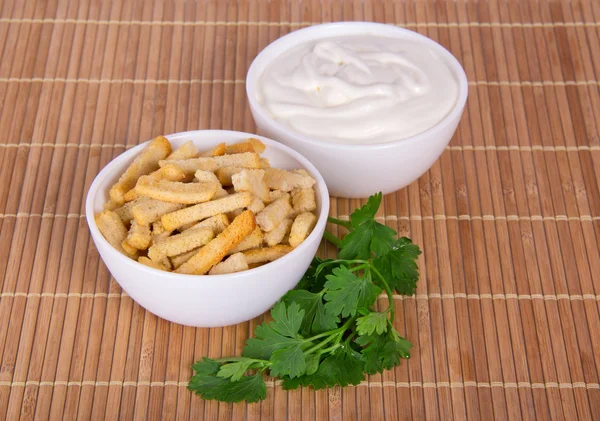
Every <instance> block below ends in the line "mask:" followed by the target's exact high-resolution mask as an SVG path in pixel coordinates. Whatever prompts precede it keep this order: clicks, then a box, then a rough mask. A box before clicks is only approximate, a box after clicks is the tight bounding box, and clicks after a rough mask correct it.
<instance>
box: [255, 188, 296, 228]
mask: <svg viewBox="0 0 600 421" xmlns="http://www.w3.org/2000/svg"><path fill="white" fill-rule="evenodd" d="M291 211H292V207H291V206H290V195H289V194H287V193H286V194H285V195H283V196H281V197H280V198H279V199H277V200H276V201H274V202H273V203H271V204H270V205H269V206H267V207H266V208H264V209H263V210H262V211H261V212H260V213H259V214H258V215H256V223H257V224H258V225H259V226H260V228H261V229H262V230H263V231H265V232H269V231H271V230H273V229H275V228H276V227H277V225H279V224H280V223H281V221H283V220H284V219H285V218H286V217H287V216H288V215H289V213H290V212H291Z"/></svg>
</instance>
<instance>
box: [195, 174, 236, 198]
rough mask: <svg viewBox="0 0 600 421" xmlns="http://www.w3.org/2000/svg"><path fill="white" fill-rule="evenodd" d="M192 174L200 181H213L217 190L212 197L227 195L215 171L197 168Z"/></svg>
mask: <svg viewBox="0 0 600 421" xmlns="http://www.w3.org/2000/svg"><path fill="white" fill-rule="evenodd" d="M194 176H195V177H196V180H198V181H199V182H201V183H214V184H215V185H216V186H217V192H216V193H215V195H214V197H213V199H220V198H222V197H225V196H229V193H227V192H226V191H225V189H223V186H221V183H220V182H219V179H218V178H217V176H216V175H215V173H213V172H210V171H203V170H198V171H196V172H195V173H194Z"/></svg>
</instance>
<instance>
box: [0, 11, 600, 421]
mask: <svg viewBox="0 0 600 421" xmlns="http://www.w3.org/2000/svg"><path fill="white" fill-rule="evenodd" d="M0 7H1V12H0V57H1V60H0V133H1V134H2V136H1V138H0V162H1V167H0V189H1V190H0V282H1V286H2V288H1V294H2V295H1V298H0V364H1V365H0V419H7V420H30V419H36V420H43V419H47V418H50V419H53V420H58V419H65V420H74V419H89V418H93V419H104V418H106V419H121V420H129V419H144V418H149V419H190V420H197V419H203V418H204V419H207V420H213V419H214V420H216V419H236V420H237V419H248V420H258V419H263V420H267V419H276V420H282V419H286V418H287V419H290V420H312V419H328V418H330V419H344V420H354V419H361V420H364V419H372V420H381V419H390V420H392V419H414V420H420V419H425V418H427V419H442V420H449V419H457V420H462V419H467V418H468V419H483V420H491V419H510V420H520V419H529V420H534V419H539V420H543V419H556V420H574V419H581V420H589V419H600V386H599V378H598V377H599V368H600V315H599V311H598V310H599V309H598V304H599V300H600V257H599V256H600V254H599V242H600V190H599V179H600V136H599V125H600V88H599V86H600V83H599V80H600V76H599V75H600V2H598V1H596V0H572V1H567V0H563V1H552V0H551V1H546V0H544V1H531V2H526V1H522V0H521V1H519V0H510V1H506V0H490V1H473V0H469V1H467V0H455V1H449V0H448V1H434V0H428V1H417V0H406V1H393V0H385V1H379V0H372V1H369V0H364V1H359V0H356V1H349V0H348V1H340V0H336V1H333V0H324V1H318V0H313V1H310V0H305V1H302V2H300V1H292V0H290V1H287V2H286V1H275V0H271V1H269V2H267V1H263V0H254V1H250V0H240V1H239V2H238V1H229V2H225V1H221V2H217V1H207V2H205V1H189V0H188V1H184V0H178V1H174V2H165V3H163V2H160V1H158V0H154V1H152V0H150V1H142V0H134V1H133V2H131V1H115V2H108V1H106V2H98V1H93V2H91V1H87V0H78V1H68V0H48V1H39V0H38V1H36V0H13V1H10V0H9V1H4V2H2V4H1V6H0ZM338 20H369V21H379V22H387V23H390V24H397V25H401V26H405V27H408V28H410V29H413V30H416V31H419V32H421V33H423V34H426V35H428V36H430V37H432V38H433V39H435V40H437V41H439V42H440V43H441V44H443V45H444V46H446V47H447V48H449V49H450V51H452V52H453V53H454V54H455V55H456V56H457V57H458V59H459V60H460V61H461V63H462V64H463V65H464V67H465V70H466V72H467V75H468V78H469V81H470V92H469V101H468V105H467V109H466V111H465V114H464V116H463V119H462V122H461V125H460V127H459V130H458V132H457V134H456V136H455V137H454V139H453V140H452V143H451V145H450V146H449V148H448V150H447V151H446V152H445V153H444V154H443V156H442V158H441V159H440V160H439V161H438V162H437V163H436V164H435V165H434V166H433V168H432V169H431V170H430V171H429V172H428V173H427V174H426V175H424V176H423V177H421V178H420V179H419V180H418V181H417V182H415V183H413V184H412V185H411V186H409V187H407V188H405V189H403V190H401V191H399V192H397V193H395V194H390V195H388V196H386V197H385V208H384V209H382V210H381V212H380V214H379V219H380V220H382V221H385V222H386V223H387V224H388V225H389V226H391V227H392V228H394V229H396V230H398V231H399V232H400V234H402V235H408V236H410V237H412V238H413V240H414V241H415V242H416V243H418V244H420V245H421V247H422V248H423V250H424V253H423V255H422V258H421V260H420V267H421V273H422V277H421V281H420V283H419V289H418V293H417V295H416V296H415V297H412V298H404V299H401V297H398V298H397V299H396V307H397V321H396V326H397V327H398V330H399V331H400V332H401V333H404V334H405V336H406V337H407V338H408V339H410V340H411V341H412V342H413V344H414V345H415V347H414V349H413V351H412V359H411V360H410V361H408V362H407V363H404V364H403V365H402V366H401V367H400V368H397V369H396V370H394V371H391V372H386V373H384V374H383V375H377V376H372V377H371V378H369V379H368V380H367V381H365V382H364V383H363V384H361V385H360V386H357V387H350V388H345V389H337V388H336V389H332V390H324V391H318V392H315V391H313V390H312V389H302V390H296V391H292V392H289V393H288V392H285V391H283V390H282V389H281V388H280V386H279V385H278V384H273V383H272V382H271V383H270V384H269V392H268V397H267V399H266V400H265V401H264V402H262V403H257V404H251V405H246V404H236V405H226V404H218V403H215V402H204V401H202V400H201V399H199V398H197V397H193V396H191V394H190V393H189V392H188V391H187V389H186V387H185V386H186V385H187V383H186V382H187V381H188V379H189V376H190V374H191V371H190V368H189V366H190V364H191V363H192V362H193V361H194V360H196V359H199V358H200V357H201V356H203V355H209V356H211V357H218V356H220V355H231V354H233V353H239V352H240V351H241V347H242V345H243V343H244V340H245V339H246V338H247V336H248V334H249V333H250V332H251V331H252V329H253V328H254V326H256V324H257V323H259V322H260V320H255V321H252V322H250V323H244V324H240V325H237V326H234V327H228V328H224V329H210V330H209V329H193V328H188V327H182V326H179V325H175V324H171V323H168V322H165V321H164V320H162V319H159V318H157V317H155V316H153V315H152V314H149V313H147V312H146V311H144V310H143V309H141V308H140V307H139V306H138V305H136V304H135V303H134V302H132V300H131V299H130V298H129V297H128V296H127V295H125V294H123V293H122V292H121V289H120V288H119V286H118V285H117V284H116V283H115V281H114V280H112V279H111V277H110V275H109V273H108V271H107V269H106V268H105V266H104V265H103V264H102V262H101V261H100V259H99V256H98V254H97V252H96V249H95V247H94V245H93V243H92V242H91V240H90V237H89V232H88V229H87V225H86V222H85V220H84V218H83V212H84V208H83V203H84V197H85V194H86V191H87V189H88V187H89V185H90V183H91V181H92V180H93V178H94V177H95V175H96V174H97V173H98V171H99V170H100V169H101V168H102V167H103V166H104V165H106V164H107V163H108V162H109V161H110V160H111V159H112V158H113V157H115V156H117V155H118V154H120V153H121V152H123V151H124V149H125V148H127V147H130V146H134V145H136V144H138V143H140V142H142V141H144V140H147V139H150V138H151V137H153V136H155V135H158V134H163V133H173V132H178V131H184V130H190V129H199V128H213V129H218V128H223V129H235V130H241V131H249V132H252V131H254V130H255V126H254V124H253V121H252V117H251V115H250V112H249V110H248V107H247V104H246V100H245V86H244V78H245V74H246V70H247V68H248V66H249V64H250V62H251V60H252V59H253V58H254V57H255V56H256V54H257V52H258V51H260V50H261V49H262V48H263V47H265V46H266V45H267V44H268V43H269V42H270V41H272V40H274V39H276V38H278V37H279V36H281V35H283V34H285V33H287V32H290V31H292V30H295V29H298V28H300V27H303V26H307V25H311V24H313V23H318V22H324V21H338ZM359 204H360V202H359V201H356V200H351V201H349V200H346V199H335V200H333V203H332V207H331V214H332V215H334V216H338V217H340V216H342V217H343V216H347V215H348V214H349V213H350V212H351V211H352V210H353V209H354V208H355V207H356V206H358V205H359ZM321 252H322V253H324V254H327V255H333V253H334V250H333V249H331V248H330V247H328V246H327V247H326V248H325V247H324V248H323V250H322V251H321Z"/></svg>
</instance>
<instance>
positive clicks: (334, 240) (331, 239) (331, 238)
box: [323, 230, 342, 248]
mask: <svg viewBox="0 0 600 421" xmlns="http://www.w3.org/2000/svg"><path fill="white" fill-rule="evenodd" d="M323 237H324V238H325V239H326V240H327V241H329V242H330V243H331V244H333V245H334V246H336V247H337V248H340V243H341V242H342V240H340V239H339V238H337V237H336V236H335V235H333V234H332V233H330V232H329V231H327V230H325V232H324V233H323Z"/></svg>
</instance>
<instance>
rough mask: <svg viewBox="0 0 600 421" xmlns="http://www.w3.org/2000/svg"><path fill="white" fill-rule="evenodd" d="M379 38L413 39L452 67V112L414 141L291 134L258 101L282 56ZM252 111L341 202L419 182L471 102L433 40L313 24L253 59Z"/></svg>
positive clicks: (264, 130)
mask: <svg viewBox="0 0 600 421" xmlns="http://www.w3.org/2000/svg"><path fill="white" fill-rule="evenodd" d="M364 34H370V35H379V36H385V37H393V38H398V39H413V40H417V41H419V42H422V43H424V44H427V45H428V46H429V47H430V48H432V49H433V50H435V51H436V52H437V53H438V54H440V56H441V57H443V58H444V59H445V60H446V62H447V63H448V66H449V68H450V69H451V71H452V72H453V74H454V76H455V77H456V80H457V81H458V84H459V94H458V95H459V96H458V99H457V101H456V104H455V106H454V108H453V109H452V110H451V111H450V113H449V114H448V115H447V116H446V117H445V118H444V119H443V120H442V121H440V122H439V123H438V124H436V125H435V126H434V127H432V128H430V129H428V130H426V131H424V132H422V133H420V134H418V135H415V136H412V137H408V138H405V139H401V140H397V141H393V142H389V143H381V144H374V145H343V144H335V143H329V142H325V141H321V140H318V139H315V138H313V137H309V136H306V135H304V134H302V133H299V132H296V131H293V130H292V129H290V128H289V127H287V126H286V125H284V124H281V123H279V122H277V121H276V120H274V119H273V118H272V117H271V116H270V115H269V114H268V113H267V111H266V110H265V109H264V108H263V107H262V106H261V105H260V104H259V103H258V101H257V85H258V82H259V80H260V77H261V76H262V74H263V73H264V71H265V69H266V68H267V67H268V66H269V64H270V63H271V62H272V61H273V60H274V59H276V58H277V57H279V56H280V55H281V54H282V53H283V52H285V51H287V50H289V49H290V48H293V47H295V46H296V45H298V44H302V43H305V42H309V41H314V40H317V39H322V38H329V37H334V36H344V35H364ZM246 93H247V95H248V101H249V103H250V110H251V111H252V115H253V117H254V120H255V122H256V126H257V127H258V129H259V132H260V133H261V134H264V135H265V136H268V137H270V138H273V139H277V140H279V141H280V142H282V143H285V144H286V145H288V146H290V147H292V148H294V149H295V150H297V151H298V152H300V153H301V154H302V155H304V156H305V157H307V158H308V159H309V160H310V161H311V162H312V163H313V164H314V165H315V166H316V167H317V168H318V170H319V171H320V172H321V174H322V175H323V178H325V181H326V182H327V187H328V188H329V191H330V193H331V194H332V195H334V196H340V197H349V198H357V197H367V196H369V195H371V194H373V193H376V192H378V191H382V192H383V193H384V194H385V193H391V192H393V191H396V190H398V189H401V188H402V187H404V186H407V185H408V184H410V183H412V182H413V181H415V180H416V179H417V178H419V177H420V176H421V175H423V174H424V173H425V172H426V171H427V170H428V169H429V168H430V167H431V166H432V165H433V163H434V162H435V161H436V160H437V159H438V158H439V157H440V155H441V154H442V152H443V151H444V149H445V148H446V146H447V145H448V143H449V142H450V139H451V138H452V135H453V134H454V132H455V131H456V127H457V126H458V122H459V121H460V117H461V115H462V113H463V109H464V107H465V103H466V101H467V94H468V83H467V77H466V75H465V72H464V70H463V68H462V66H461V65H460V63H459V62H458V61H457V60H456V58H455V57H454V56H453V55H452V54H451V53H450V52H449V51H448V50H446V49H445V48H444V47H442V46H441V45H439V44H438V43H436V42H435V41H433V40H431V39H429V38H427V37H425V36H423V35H420V34H418V33H416V32H413V31H409V30H407V29H403V28H398V27H396V26H392V25H384V24H379V23H369V22H338V23H331V24H323V25H315V26H310V27H308V28H304V29H300V30H298V31H295V32H292V33H290V34H288V35H285V36H283V37H281V38H279V39H277V40H276V41H274V42H273V43H271V44H270V45H268V46H267V47H266V48H265V49H264V50H262V51H261V52H260V54H259V55H258V56H257V57H256V58H255V59H254V61H253V62H252V65H251V66H250V69H249V71H248V75H247V77H246Z"/></svg>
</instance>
